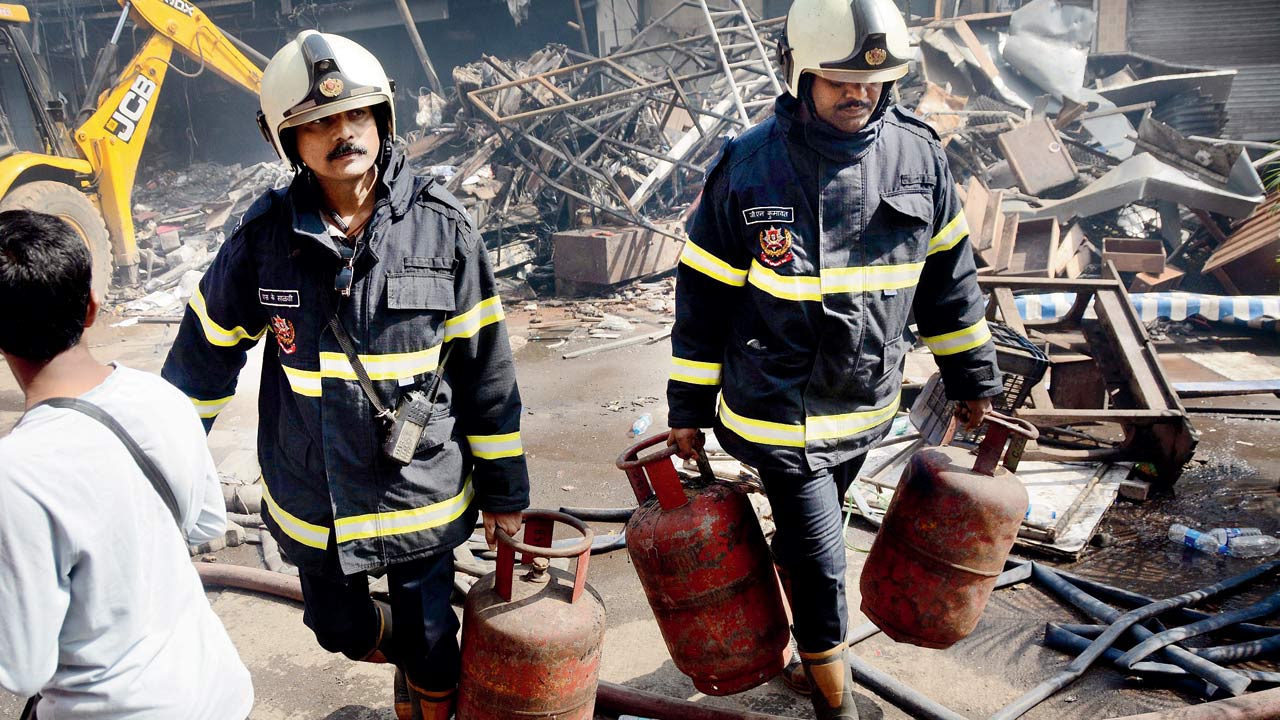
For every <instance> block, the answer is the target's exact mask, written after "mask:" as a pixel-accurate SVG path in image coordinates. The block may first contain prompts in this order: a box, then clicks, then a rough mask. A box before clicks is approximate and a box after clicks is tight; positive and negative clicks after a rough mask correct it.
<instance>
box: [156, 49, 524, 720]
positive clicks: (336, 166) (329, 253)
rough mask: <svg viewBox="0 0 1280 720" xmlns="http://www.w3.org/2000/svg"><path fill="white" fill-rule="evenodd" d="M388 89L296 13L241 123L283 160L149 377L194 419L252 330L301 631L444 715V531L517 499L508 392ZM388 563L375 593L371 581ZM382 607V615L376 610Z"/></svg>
mask: <svg viewBox="0 0 1280 720" xmlns="http://www.w3.org/2000/svg"><path fill="white" fill-rule="evenodd" d="M392 92H393V87H392V84H391V82H390V81H389V80H388V79H387V77H386V75H385V73H384V72H383V70H382V66H381V65H380V64H379V62H378V60H377V59H376V58H375V57H374V56H373V55H372V54H370V53H369V52H368V51H367V50H365V49H364V48H362V47H361V46H359V45H357V44H356V43H354V42H352V41H350V40H348V39H346V38H343V37H340V36H337V35H329V34H323V33H318V32H315V31H311V30H308V31H304V32H302V33H301V34H299V35H298V37H297V39H295V40H294V41H292V42H290V43H288V44H287V45H285V46H284V47H283V48H281V49H280V51H279V52H277V53H276V55H275V57H273V58H272V59H271V62H270V63H268V65H267V67H266V70H265V71H264V73H263V77H262V111H261V113H260V114H259V124H260V126H261V129H262V131H263V134H264V135H265V136H266V138H267V140H268V141H269V142H270V143H271V145H272V147H273V148H275V150H276V152H277V153H278V154H279V155H280V157H281V158H284V159H286V160H288V161H289V162H290V163H291V164H292V165H293V167H294V168H295V170H296V171H297V176H296V177H295V179H294V181H293V183H292V184H291V185H290V186H289V187H288V188H286V189H282V190H277V191H272V192H268V193H266V194H265V195H263V196H262V197H261V198H260V199H259V200H258V201H257V202H256V203H254V205H253V206H252V207H251V208H250V209H249V211H248V212H247V213H246V214H245V216H244V217H243V218H242V219H241V221H240V225H239V226H238V227H237V228H236V230H235V231H234V232H233V233H232V234H231V236H230V238H228V240H227V242H226V244H225V245H224V246H223V247H222V249H221V250H220V251H219V253H218V256H217V258H216V260H215V261H214V263H213V265H212V266H211V267H210V268H209V270H208V272H206V273H205V276H204V278H203V279H202V280H201V282H200V286H199V288H198V290H197V292H196V293H195V295H194V297H193V298H192V300H191V303H190V306H189V308H188V310H187V312H186V316H185V318H184V319H183V323H182V326H181V329H180V330H179V333H178V337H177V339H176V341H175V343H174V346H173V349H172V350H171V351H170V354H169V357H168V359H167V360H166V362H165V366H164V376H165V378H167V379H168V380H169V381H170V382H172V383H173V384H175V385H177V386H178V387H179V388H181V389H182V390H183V391H184V392H186V393H187V395H189V396H190V397H191V399H192V401H193V402H194V403H195V404H196V407H197V408H198V409H199V410H200V414H201V416H202V417H203V418H204V419H205V423H206V425H211V424H212V423H213V421H214V418H216V416H217V414H218V412H219V411H220V410H221V409H222V408H223V407H224V406H225V405H226V404H227V402H229V401H230V400H231V397H232V395H234V393H235V385H236V377H237V375H238V374H239V371H240V368H241V367H242V366H243V365H244V362H245V353H246V351H247V350H248V349H249V348H250V347H252V346H253V345H254V344H255V342H256V341H257V340H258V339H259V338H261V337H262V336H263V335H264V334H266V333H267V332H268V331H270V332H271V334H272V335H273V337H274V342H272V343H270V345H269V347H268V348H267V352H266V353H265V356H264V360H263V368H262V378H261V385H260V397H259V408H258V410H259V425H258V454H259V460H260V464H261V467H262V477H263V483H264V484H263V510H264V512H263V519H264V521H265V522H266V524H267V526H268V528H269V530H270V532H271V534H272V536H273V537H275V538H277V539H278V540H279V542H280V545H281V547H282V548H283V549H284V551H285V553H286V554H287V556H288V558H289V559H290V560H291V561H292V562H294V563H295V564H296V565H297V566H298V568H299V570H300V574H301V579H302V592H303V596H304V600H305V603H306V610H305V613H304V615H303V621H304V622H305V623H306V624H307V626H308V627H310V628H311V629H312V630H313V631H314V632H315V634H316V638H317V640H318V641H319V643H320V644H321V645H322V646H323V647H325V648H326V649H328V650H330V651H332V652H341V653H344V654H345V655H347V656H348V657H351V658H353V659H358V660H366V661H370V662H392V663H394V664H395V665H396V667H397V673H396V690H397V692H396V713H397V716H398V717H399V718H401V719H402V720H408V719H409V718H423V719H424V720H444V719H445V718H448V717H450V715H451V713H452V710H453V705H454V695H455V688H456V685H457V681H458V671H459V652H458V645H457V641H456V632H457V629H458V621H457V619H456V617H455V615H454V613H453V610H452V608H451V607H450V605H449V598H450V595H451V594H452V591H453V555H452V550H453V548H455V547H457V546H459V545H461V544H462V543H464V542H466V541H467V539H468V538H469V537H470V536H471V533H472V528H473V527H474V523H475V521H476V519H477V515H479V514H482V515H483V520H484V526H485V531H486V535H487V536H488V538H489V540H490V542H491V543H492V542H493V535H494V532H495V528H502V529H503V530H504V531H505V532H507V533H510V534H515V533H516V532H518V530H519V528H520V520H521V511H522V510H523V509H524V508H525V507H527V506H528V500H529V481H528V474H527V470H526V465H525V458H524V452H523V448H522V445H521V441H520V408H521V405H520V394H519V391H518V389H517V387H516V378H515V371H514V367H513V364H512V359H511V350H510V344H509V343H508V340H507V336H506V330H505V326H504V323H503V317H504V316H503V312H502V306H501V304H500V302H499V300H498V294H497V288H496V285H495V283H494V278H493V272H492V270H491V268H490V266H489V260H488V254H487V253H486V251H485V246H484V242H483V240H482V239H481V237H480V236H479V234H478V233H477V232H476V230H475V228H474V226H473V225H472V222H471V219H470V218H469V217H468V216H467V214H466V211H465V210H464V208H463V207H462V205H461V204H460V203H458V201H457V200H455V199H454V198H453V197H452V196H451V195H449V194H448V193H447V192H445V191H444V190H443V188H441V187H440V186H439V185H438V184H437V183H435V182H433V181H432V180H431V179H430V178H424V177H418V176H415V175H413V173H411V172H410V171H409V170H408V169H407V168H406V167H405V163H404V158H403V156H402V154H401V153H400V152H399V151H398V150H397V148H396V146H395V145H394V144H393V140H394V137H395V110H394V107H393V104H392ZM383 570H385V572H386V574H387V577H388V580H389V587H390V604H389V605H388V604H383V603H381V602H375V601H374V600H372V599H371V598H370V596H369V587H368V577H367V573H369V572H371V571H375V572H377V571H383ZM393 618H394V622H393Z"/></svg>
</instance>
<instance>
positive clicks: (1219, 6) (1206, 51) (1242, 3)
mask: <svg viewBox="0 0 1280 720" xmlns="http://www.w3.org/2000/svg"><path fill="white" fill-rule="evenodd" d="M1129 18H1130V21H1131V22H1130V24H1129V47H1130V48H1131V49H1132V50H1134V51H1136V52H1141V53H1147V54H1149V55H1155V56H1156V57H1158V58H1164V59H1166V60H1178V61H1182V62H1194V63H1198V64H1202V65H1214V66H1218V67H1235V66H1237V65H1270V64H1273V63H1280V43H1278V42H1276V33H1277V31H1278V30H1280V3H1278V2H1276V0H1130V3H1129Z"/></svg>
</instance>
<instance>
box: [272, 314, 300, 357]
mask: <svg viewBox="0 0 1280 720" xmlns="http://www.w3.org/2000/svg"><path fill="white" fill-rule="evenodd" d="M271 331H272V332H274V333H275V334H276V342H278V343H280V352H282V353H284V354H285V355H292V354H293V353H294V351H296V350H297V349H298V346H297V345H294V344H293V342H294V332H293V323H291V322H289V320H288V319H287V318H282V317H280V316H279V315H273V316H272V317H271Z"/></svg>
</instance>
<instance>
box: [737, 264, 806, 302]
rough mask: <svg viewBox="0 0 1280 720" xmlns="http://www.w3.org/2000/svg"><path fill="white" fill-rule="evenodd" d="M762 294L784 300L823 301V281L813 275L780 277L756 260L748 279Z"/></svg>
mask: <svg viewBox="0 0 1280 720" xmlns="http://www.w3.org/2000/svg"><path fill="white" fill-rule="evenodd" d="M747 281H748V282H750V283H751V284H752V285H754V286H755V287H757V288H759V289H760V290H761V291H762V292H764V293H767V294H769V295H772V296H774V297H776V298H779V299H782V300H796V301H800V300H813V301H815V302H816V301H820V300H822V281H821V280H819V279H818V278H816V277H813V276H812V275H779V274H778V273H776V272H774V271H772V270H770V269H769V268H767V267H765V266H763V265H761V264H760V263H759V262H756V261H755V260H752V261H751V274H750V276H749V277H748V278H747Z"/></svg>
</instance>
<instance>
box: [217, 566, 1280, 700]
mask: <svg viewBox="0 0 1280 720" xmlns="http://www.w3.org/2000/svg"><path fill="white" fill-rule="evenodd" d="M1032 565H1033V564H1032V563H1025V564H1022V565H1020V566H1017V567H1014V568H1012V569H1010V570H1009V571H1006V573H1004V574H1003V575H1002V576H1001V578H1000V580H1001V582H1000V585H1002V586H1003V585H1009V584H1014V583H1017V582H1021V581H1023V580H1025V579H1027V576H1028V575H1029V574H1030V573H1031V570H1032ZM196 572H197V573H198V574H199V575H200V579H201V581H202V582H204V584H205V585H206V586H207V587H221V588H235V589H238V590H249V591H253V592H259V593H263V594H266V595H273V596H276V597H281V598H285V599H288V600H293V601H295V602H301V601H302V588H301V585H300V584H299V582H298V579H297V578H295V577H287V576H284V575H281V574H279V573H272V572H268V571H266V570H260V569H257V568H249V567H241V566H236V565H224V564H220V563H196ZM1038 579H1039V578H1038ZM1063 582H1064V584H1065V581H1063ZM1090 599H1091V598H1090ZM1112 612H1114V610H1113V611H1112ZM1117 614H1118V613H1117ZM866 625H870V623H867V624H866ZM1135 627H1141V626H1135ZM1237 627H1239V626H1237ZM1259 627H1261V626H1259ZM876 632H877V630H875V626H874V625H870V628H867V627H859V628H856V629H855V630H854V632H853V633H852V634H851V640H852V639H853V638H854V637H856V638H857V639H859V640H861V639H865V638H867V637H871V636H872V635H874V634H876ZM1147 632H1148V633H1149V634H1154V633H1150V631H1147ZM1171 649H1175V648H1166V651H1168V650H1171ZM850 657H851V664H852V666H853V670H854V674H855V676H856V677H857V679H858V681H859V682H860V683H862V684H864V685H865V686H866V687H867V688H869V689H871V690H873V691H875V692H876V694H878V695H880V696H881V697H883V698H885V699H886V700H888V701H889V702H891V703H893V704H894V705H897V706H898V707H900V708H903V709H904V710H907V711H908V712H910V713H912V715H913V716H914V717H919V718H937V719H940V720H941V719H945V720H963V719H962V717H961V716H960V715H958V714H956V713H955V712H953V711H951V710H948V709H947V708H945V707H942V706H941V705H939V704H937V703H935V702H933V701H932V700H929V699H928V698H925V697H924V696H922V695H920V694H919V693H917V692H915V691H914V690H912V689H911V688H909V687H907V686H906V685H904V684H902V683H900V682H898V681H897V680H896V679H895V678H893V676H891V675H889V674H887V673H883V672H880V671H878V670H876V669H875V668H873V667H871V666H870V665H868V664H867V663H864V662H862V661H861V660H858V659H857V658H856V657H854V656H853V655H852V654H851V655H850ZM1117 657H1118V655H1117ZM1170 667H1172V666H1170ZM1183 672H1185V670H1184V671H1183ZM597 703H598V704H599V707H600V708H601V709H607V710H610V711H613V712H628V713H632V714H641V715H644V716H647V717H651V718H654V719H655V720H766V718H776V716H771V715H762V714H759V713H752V712H745V711H738V710H722V709H719V708H714V707H710V706H706V705H699V704H696V703H691V702H688V701H685V700H678V699H675V698H668V697H665V696H662V695H657V694H655V693H649V692H645V691H643V690H635V689H633V688H628V687H624V686H621V685H617V684H614V683H608V682H604V681H601V682H600V684H599V689H598V691H597ZM1275 717H1280V688H1277V689H1273V690H1265V691H1261V692H1255V693H1250V694H1248V695H1244V696H1240V697H1232V698H1228V699H1225V700H1221V701H1217V702H1210V703H1204V704H1201V705H1194V706H1191V707H1185V708H1176V709H1174V710H1167V711H1162V712H1156V713H1148V714H1144V715H1133V716H1126V717H1124V718H1117V719H1116V720H1219V719H1220V718H1231V720H1267V719H1268V718H1275Z"/></svg>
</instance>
